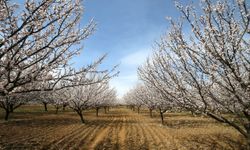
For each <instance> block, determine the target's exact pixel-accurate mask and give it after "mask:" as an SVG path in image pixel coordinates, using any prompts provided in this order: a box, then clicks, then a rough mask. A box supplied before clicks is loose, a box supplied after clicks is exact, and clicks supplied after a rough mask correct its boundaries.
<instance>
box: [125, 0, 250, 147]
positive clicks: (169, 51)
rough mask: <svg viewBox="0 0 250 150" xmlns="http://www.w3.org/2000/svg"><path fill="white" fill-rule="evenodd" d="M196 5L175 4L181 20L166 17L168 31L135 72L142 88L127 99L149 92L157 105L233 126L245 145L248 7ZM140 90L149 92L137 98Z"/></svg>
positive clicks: (249, 90) (249, 105) (241, 3)
mask: <svg viewBox="0 0 250 150" xmlns="http://www.w3.org/2000/svg"><path fill="white" fill-rule="evenodd" d="M201 3H202V8H201V9H199V10H196V9H195V8H194V6H192V5H190V6H182V5H180V4H179V3H176V6H177V8H178V9H179V10H180V12H181V13H182V17H181V19H180V20H177V21H175V20H173V19H171V18H169V22H170V24H171V29H170V31H169V32H168V33H167V34H165V35H163V36H162V38H161V40H160V41H159V42H157V43H156V46H155V48H154V52H153V54H152V56H151V57H149V58H148V59H147V61H146V63H145V64H144V65H142V66H141V67H139V69H138V75H139V77H140V79H141V80H142V81H143V83H144V85H145V86H142V87H137V88H136V90H134V91H132V93H134V94H132V95H134V97H132V98H131V99H133V100H136V103H140V100H139V101H137V99H140V97H141V98H143V97H147V95H148V93H151V92H152V91H154V93H155V94H153V95H155V98H156V99H157V100H156V101H159V102H154V103H156V104H157V103H163V105H165V106H166V108H167V109H171V108H172V107H180V108H183V109H185V110H190V111H192V112H198V113H202V114H205V115H208V116H210V117H212V118H214V119H216V120H217V121H219V122H222V123H226V124H228V125H230V126H232V127H234V128H235V129H236V130H237V131H239V132H240V133H241V134H242V135H243V136H244V137H245V138H246V139H247V141H248V144H249V145H250V49H249V47H250V44H249V33H250V26H249V23H250V12H249V11H250V8H249V4H247V2H246V1H245V0H237V1H224V0H219V1H211V0H204V1H202V2H201ZM141 88H142V89H150V91H151V92H140V94H142V95H144V96H137V95H138V93H137V92H136V91H138V90H140V89H141ZM152 88H153V90H152ZM149 95H151V94H149ZM159 96H160V97H159ZM129 99H130V98H129ZM144 100H149V101H148V102H146V103H145V104H147V103H151V101H155V99H154V98H145V99H144ZM141 101H143V100H141ZM168 106H170V107H168ZM154 107H155V106H154ZM156 107H157V106H156ZM225 114H230V115H225Z"/></svg>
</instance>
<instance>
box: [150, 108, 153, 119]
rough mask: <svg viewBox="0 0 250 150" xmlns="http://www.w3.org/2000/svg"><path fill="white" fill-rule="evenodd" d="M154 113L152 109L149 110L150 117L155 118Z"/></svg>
mask: <svg viewBox="0 0 250 150" xmlns="http://www.w3.org/2000/svg"><path fill="white" fill-rule="evenodd" d="M152 111H153V109H151V108H150V109H149V115H150V117H151V118H153V114H152Z"/></svg>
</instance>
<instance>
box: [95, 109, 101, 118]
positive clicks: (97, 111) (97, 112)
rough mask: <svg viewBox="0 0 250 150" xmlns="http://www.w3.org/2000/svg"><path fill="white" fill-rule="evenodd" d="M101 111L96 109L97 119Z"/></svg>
mask: <svg viewBox="0 0 250 150" xmlns="http://www.w3.org/2000/svg"><path fill="white" fill-rule="evenodd" d="M99 109H100V108H96V109H95V110H96V117H98V115H99Z"/></svg>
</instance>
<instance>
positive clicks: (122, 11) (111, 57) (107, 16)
mask: <svg viewBox="0 0 250 150" xmlns="http://www.w3.org/2000/svg"><path fill="white" fill-rule="evenodd" d="M84 7H85V13H84V16H83V21H82V22H81V24H83V25H84V24H86V23H87V22H88V21H89V20H90V19H92V18H93V19H94V20H95V22H96V23H97V30H96V31H95V33H94V34H93V35H92V36H91V37H89V39H87V40H85V41H84V50H83V53H82V54H81V55H80V56H79V57H78V58H75V59H74V62H75V65H76V66H82V65H84V64H86V63H90V62H91V61H93V60H95V59H97V58H98V57H99V56H101V55H103V54H105V53H108V57H107V58H106V59H105V60H104V63H103V64H102V66H101V67H102V68H111V67H112V66H114V65H116V64H120V66H119V70H120V74H119V76H118V77H116V78H114V79H112V81H111V85H112V86H114V87H115V88H116V89H117V91H118V96H119V97H122V95H123V94H124V93H126V92H127V91H128V90H129V89H130V88H132V87H133V86H134V85H135V84H136V83H137V82H138V79H137V67H138V66H139V65H141V64H143V62H144V61H145V60H146V58H147V57H148V56H149V54H150V53H151V51H152V46H153V44H154V42H155V41H156V40H158V39H159V38H160V36H161V35H162V34H163V33H164V32H166V31H167V28H168V27H169V26H168V22H167V20H166V17H167V16H171V17H172V18H174V17H178V16H179V12H178V11H177V10H176V8H175V6H174V1H173V0H85V1H84Z"/></svg>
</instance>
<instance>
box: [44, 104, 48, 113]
mask: <svg viewBox="0 0 250 150" xmlns="http://www.w3.org/2000/svg"><path fill="white" fill-rule="evenodd" d="M47 105H48V103H45V102H43V106H44V111H48V108H47Z"/></svg>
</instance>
